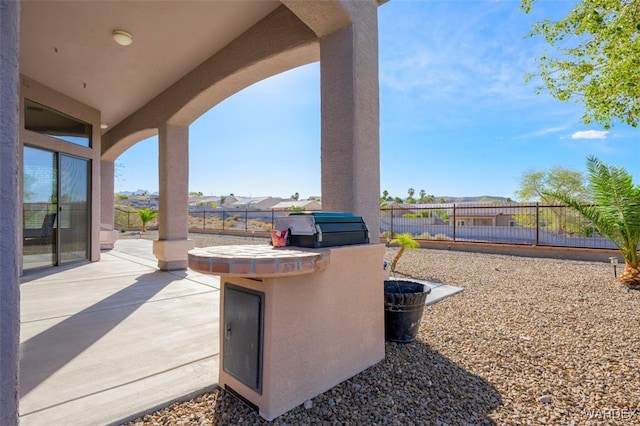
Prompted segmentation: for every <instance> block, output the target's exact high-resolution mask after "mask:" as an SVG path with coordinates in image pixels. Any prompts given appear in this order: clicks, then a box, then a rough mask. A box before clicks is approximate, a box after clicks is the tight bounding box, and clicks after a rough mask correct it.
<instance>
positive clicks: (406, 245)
mask: <svg viewBox="0 0 640 426" xmlns="http://www.w3.org/2000/svg"><path fill="white" fill-rule="evenodd" d="M389 244H399V245H400V248H399V249H398V253H396V256H395V257H394V258H393V260H392V261H391V272H395V271H396V266H397V265H398V261H399V260H400V258H401V257H402V255H403V254H404V251H405V250H406V249H409V250H410V249H415V248H418V247H420V244H419V243H418V242H417V241H416V240H414V239H413V235H411V234H410V233H408V232H405V233H403V234H397V235H396V237H395V238H394V239H393V240H391V241H389Z"/></svg>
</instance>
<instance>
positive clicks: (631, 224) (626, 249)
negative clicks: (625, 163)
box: [548, 157, 640, 288]
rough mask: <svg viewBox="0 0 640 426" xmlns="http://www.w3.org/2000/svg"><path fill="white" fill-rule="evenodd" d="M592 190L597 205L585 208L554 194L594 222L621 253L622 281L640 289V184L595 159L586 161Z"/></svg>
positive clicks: (566, 194) (560, 193)
mask: <svg viewBox="0 0 640 426" xmlns="http://www.w3.org/2000/svg"><path fill="white" fill-rule="evenodd" d="M587 170H588V175H589V187H590V189H591V191H592V193H593V201H594V203H595V204H594V205H585V204H583V203H582V202H580V200H578V199H577V198H575V197H572V196H571V195H570V194H568V193H566V192H561V191H557V192H551V193H548V195H550V196H552V197H555V198H557V199H558V200H560V201H562V202H563V203H565V204H567V205H568V206H570V207H572V208H573V209H575V210H576V211H577V212H578V213H579V214H580V215H581V216H583V217H584V218H586V219H587V220H589V221H591V222H592V223H593V225H594V226H595V227H596V228H597V229H598V232H600V234H602V235H606V236H607V237H609V239H610V240H611V241H612V242H613V244H615V246H616V247H617V248H618V250H620V253H621V254H622V257H623V258H624V261H625V268H624V271H623V272H622V274H621V275H620V278H619V281H620V282H622V283H623V284H625V285H627V286H628V287H630V288H640V265H638V245H640V185H634V184H633V179H632V177H631V175H629V174H628V173H627V171H626V170H625V169H624V168H622V167H620V168H618V167H613V166H607V165H606V164H604V163H603V162H601V161H600V160H598V159H597V158H596V157H588V158H587Z"/></svg>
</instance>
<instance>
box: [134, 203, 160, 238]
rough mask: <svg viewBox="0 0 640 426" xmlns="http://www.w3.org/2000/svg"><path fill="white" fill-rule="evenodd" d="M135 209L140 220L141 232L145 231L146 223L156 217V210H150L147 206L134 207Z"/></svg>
mask: <svg viewBox="0 0 640 426" xmlns="http://www.w3.org/2000/svg"><path fill="white" fill-rule="evenodd" d="M136 211H137V212H138V216H139V217H140V221H141V222H142V232H147V223H149V222H151V221H152V220H153V219H155V218H156V217H158V212H157V211H154V210H151V209H150V208H149V207H147V208H146V209H136Z"/></svg>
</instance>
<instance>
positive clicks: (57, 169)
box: [21, 143, 93, 271]
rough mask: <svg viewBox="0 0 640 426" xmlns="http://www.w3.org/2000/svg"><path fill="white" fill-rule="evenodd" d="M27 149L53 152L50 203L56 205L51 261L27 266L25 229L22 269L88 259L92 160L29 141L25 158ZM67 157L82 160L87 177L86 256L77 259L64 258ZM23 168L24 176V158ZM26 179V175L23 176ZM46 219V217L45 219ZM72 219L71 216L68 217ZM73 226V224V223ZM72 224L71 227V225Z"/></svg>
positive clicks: (34, 268)
mask: <svg viewBox="0 0 640 426" xmlns="http://www.w3.org/2000/svg"><path fill="white" fill-rule="evenodd" d="M25 149H35V150H39V151H42V152H45V153H48V154H51V155H52V156H53V158H54V161H53V164H54V173H55V176H54V179H55V181H56V182H55V195H54V197H55V202H51V203H49V204H53V205H55V208H54V210H55V219H54V220H53V224H51V225H52V229H53V235H52V237H53V238H52V240H53V241H52V243H51V249H52V253H51V255H52V261H51V262H50V263H47V264H42V265H39V266H33V267H26V266H27V265H28V264H27V263H25V254H24V246H25V242H26V238H27V237H26V236H25V232H24V231H23V237H22V248H23V250H22V252H23V256H22V269H23V270H24V271H27V270H28V271H31V270H40V269H45V268H51V267H56V266H62V265H68V264H72V263H76V262H82V261H88V260H90V258H91V226H92V220H93V219H92V206H91V188H92V184H91V180H92V175H91V170H92V164H91V162H92V160H91V159H90V158H86V157H82V156H78V155H73V154H69V153H65V152H60V151H55V150H52V149H47V148H44V147H42V146H37V145H31V144H28V143H25V144H23V146H22V156H23V158H24V151H25ZM63 156H64V157H66V158H71V159H77V160H81V161H83V162H84V163H85V165H86V167H85V170H84V175H85V179H86V186H85V191H84V192H85V194H84V197H85V209H84V210H85V224H84V228H85V235H84V257H83V258H79V259H75V260H70V261H65V260H64V259H63V257H64V253H63V252H62V249H63V247H62V243H63V241H62V232H63V231H62V229H63V226H62V222H63V218H61V213H62V212H63V203H62V192H61V190H62V185H63V183H62V179H61V176H62V174H63V170H62V162H63V160H62V158H63ZM22 164H23V170H22V174H23V176H24V173H25V170H24V164H25V163H24V159H23V162H22ZM23 179H24V177H23ZM24 191H25V189H24V187H23V188H22V200H21V201H22V205H23V208H22V211H23V213H22V214H23V220H22V222H23V226H24V203H25V199H24ZM52 201H53V200H52ZM48 214H49V208H47V211H46V212H45V217H46V216H47V215H48ZM45 220H46V219H45ZM68 220H70V218H69V219H68ZM71 226H72V225H71ZM71 226H70V227H71ZM43 228H44V221H43Z"/></svg>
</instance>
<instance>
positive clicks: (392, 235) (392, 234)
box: [391, 206, 396, 238]
mask: <svg viewBox="0 0 640 426" xmlns="http://www.w3.org/2000/svg"><path fill="white" fill-rule="evenodd" d="M395 235H396V234H395V232H394V231H393V206H391V238H393V237H394V236H395Z"/></svg>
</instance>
